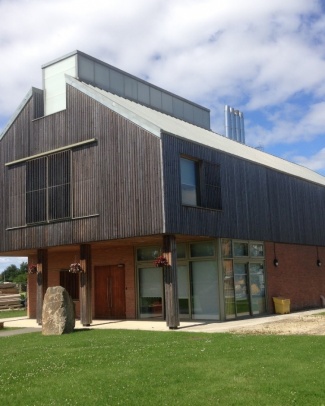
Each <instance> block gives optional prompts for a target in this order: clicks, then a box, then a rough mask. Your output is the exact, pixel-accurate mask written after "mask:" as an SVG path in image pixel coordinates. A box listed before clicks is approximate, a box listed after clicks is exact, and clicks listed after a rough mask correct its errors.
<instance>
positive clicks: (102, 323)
mask: <svg viewBox="0 0 325 406" xmlns="http://www.w3.org/2000/svg"><path fill="white" fill-rule="evenodd" d="M323 312H325V309H314V310H308V311H303V312H297V313H290V314H281V315H271V316H266V317H257V318H252V319H245V320H233V321H226V322H214V321H211V322H205V321H204V322H203V321H202V322H201V321H198V320H191V321H182V322H181V323H180V327H179V328H178V329H177V330H169V328H168V327H167V326H166V322H165V321H161V320H159V321H158V320H93V322H92V324H91V326H88V327H84V326H83V325H82V324H80V321H78V320H77V321H76V327H75V329H85V328H87V329H122V330H147V331H176V332H177V331H188V332H200V333H225V332H229V331H231V330H238V329H240V328H244V327H247V326H257V325H260V324H264V323H270V322H273V321H274V322H275V321H279V320H284V319H288V318H290V319H292V318H295V317H300V316H306V315H312V314H317V313H323ZM0 321H3V322H4V326H5V327H18V329H17V330H5V331H1V330H0V338H1V337H4V336H12V335H17V334H24V333H31V332H37V331H42V328H41V326H39V325H38V324H37V323H36V320H35V319H28V318H27V317H16V318H8V319H1V314H0Z"/></svg>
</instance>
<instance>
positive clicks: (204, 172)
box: [179, 154, 222, 211]
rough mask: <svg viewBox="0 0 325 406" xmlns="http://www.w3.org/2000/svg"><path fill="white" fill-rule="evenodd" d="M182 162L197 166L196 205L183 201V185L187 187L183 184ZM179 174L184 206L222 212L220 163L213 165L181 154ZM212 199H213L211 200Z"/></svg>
mask: <svg viewBox="0 0 325 406" xmlns="http://www.w3.org/2000/svg"><path fill="white" fill-rule="evenodd" d="M182 160H184V161H189V162H193V163H194V164H195V191H196V204H191V203H189V202H184V199H183V185H185V183H184V182H183V176H182V164H181V161H182ZM210 170H212V173H213V175H214V176H213V177H211V171H210ZM209 171H210V172H209ZM179 172H180V181H179V184H180V197H181V204H182V206H185V207H186V206H188V207H196V208H200V209H208V210H217V211H221V210H222V195H221V175H220V165H219V164H218V163H213V162H209V161H206V160H201V159H198V158H194V157H190V156H187V155H182V154H181V155H180V156H179ZM213 178H214V179H213ZM211 197H213V198H212V199H211ZM211 202H212V203H211Z"/></svg>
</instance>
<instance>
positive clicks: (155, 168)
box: [67, 86, 163, 240]
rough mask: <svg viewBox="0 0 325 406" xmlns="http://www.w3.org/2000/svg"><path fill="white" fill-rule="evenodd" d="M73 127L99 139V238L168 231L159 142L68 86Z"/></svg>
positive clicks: (70, 116) (70, 119)
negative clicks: (163, 201) (165, 221)
mask: <svg viewBox="0 0 325 406" xmlns="http://www.w3.org/2000/svg"><path fill="white" fill-rule="evenodd" d="M67 106H68V107H67V112H68V114H69V122H68V128H69V131H71V132H72V133H77V134H79V135H80V136H81V137H84V138H86V136H89V134H91V137H94V138H96V139H97V140H98V144H97V145H98V146H97V147H96V148H97V152H96V162H94V164H95V165H96V171H97V173H98V183H97V185H98V187H97V190H96V193H95V195H97V197H96V198H97V204H98V213H99V219H98V226H97V238H98V239H101V240H105V239H112V238H123V237H130V236H139V235H148V234H158V233H161V232H162V230H163V209H162V207H163V205H162V179H161V156H160V139H159V138H158V137H156V136H154V135H153V134H151V133H149V132H148V131H146V130H144V129H142V128H141V127H139V126H137V125H135V124H133V123H132V122H131V121H129V120H127V119H126V118H124V117H122V116H120V115H119V114H117V113H115V112H113V111H111V110H109V109H108V108H107V107H105V106H103V105H101V104H100V103H99V102H97V101H95V100H93V99H91V98H90V97H88V96H86V95H84V94H83V93H81V92H80V91H78V90H76V89H74V88H73V87H71V86H68V103H67Z"/></svg>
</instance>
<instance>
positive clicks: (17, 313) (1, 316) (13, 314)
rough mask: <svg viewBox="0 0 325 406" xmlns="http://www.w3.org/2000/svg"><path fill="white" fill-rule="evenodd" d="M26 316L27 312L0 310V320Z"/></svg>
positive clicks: (22, 310)
mask: <svg viewBox="0 0 325 406" xmlns="http://www.w3.org/2000/svg"><path fill="white" fill-rule="evenodd" d="M25 316H27V310H24V309H21V310H2V311H1V312H0V320H2V319H9V318H10V317H25Z"/></svg>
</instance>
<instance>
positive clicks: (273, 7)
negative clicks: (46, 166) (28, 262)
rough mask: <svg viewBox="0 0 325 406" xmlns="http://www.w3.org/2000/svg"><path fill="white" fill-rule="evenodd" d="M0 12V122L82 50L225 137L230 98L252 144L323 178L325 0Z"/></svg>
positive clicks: (176, 1)
mask: <svg viewBox="0 0 325 406" xmlns="http://www.w3.org/2000/svg"><path fill="white" fill-rule="evenodd" d="M0 15H1V25H0V58H1V63H0V128H3V127H4V126H5V125H6V123H7V122H8V120H9V119H10V117H11V115H12V114H13V113H14V111H15V110H16V108H17V107H18V105H19V104H20V102H21V101H22V99H23V98H24V96H25V95H26V93H27V92H28V90H29V89H30V88H31V87H32V86H34V87H39V88H41V87H42V75H41V66H42V65H43V64H45V63H47V62H49V61H51V60H53V59H56V58H58V57H60V56H63V55H65V54H67V53H69V52H71V51H74V50H75V49H79V50H80V51H83V52H86V53H87V54H89V55H92V56H94V57H96V58H98V59H101V60H104V61H105V62H108V63H110V64H112V65H114V66H116V67H118V68H120V69H122V70H124V71H127V72H129V73H131V74H133V75H135V76H139V77H141V78H143V79H145V80H148V81H149V82H151V83H154V84H156V85H157V86H160V87H163V88H165V89H167V90H169V91H171V92H173V93H176V94H179V95H181V96H183V97H185V98H188V99H190V100H192V101H195V102H197V103H199V104H202V105H203V106H205V107H207V108H209V109H210V110H211V118H212V122H211V126H212V130H213V131H215V132H217V133H219V134H224V105H225V104H228V105H230V106H232V107H234V108H236V109H239V110H241V111H242V112H243V113H244V117H245V132H246V143H247V144H248V145H251V146H253V147H261V148H263V150H264V151H265V152H269V153H271V154H273V155H276V156H279V157H281V158H284V159H287V160H290V161H292V162H296V163H298V164H301V165H304V166H307V167H309V168H311V169H312V170H315V171H317V172H319V173H320V174H322V175H324V176H325V1H324V0H272V1H261V0H227V1H225V0H137V1H136V2H135V1H134V0H124V1H123V2H121V1H120V0H93V1H92V2H89V1H86V0H46V1H41V0H1V1H0ZM10 263H11V262H10V260H9V263H8V265H10ZM1 267H3V262H2V263H1V262H0V272H1Z"/></svg>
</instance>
